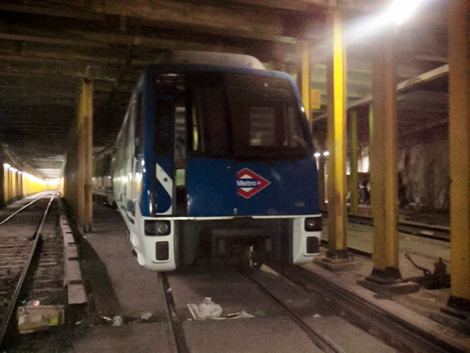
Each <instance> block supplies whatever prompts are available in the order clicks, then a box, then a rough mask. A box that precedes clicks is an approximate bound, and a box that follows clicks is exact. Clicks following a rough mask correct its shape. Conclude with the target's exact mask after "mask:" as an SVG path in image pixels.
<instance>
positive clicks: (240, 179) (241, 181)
mask: <svg viewBox="0 0 470 353" xmlns="http://www.w3.org/2000/svg"><path fill="white" fill-rule="evenodd" d="M269 184H271V182H270V181H268V180H266V179H265V178H263V177H262V176H260V175H258V174H256V173H255V172H253V171H251V170H249V169H248V168H244V169H242V170H240V171H239V172H238V173H237V194H238V195H240V196H243V197H244V198H245V199H249V198H250V197H252V196H253V195H256V194H257V193H259V192H260V191H261V190H263V189H264V188H266V187H267V186H268V185H269Z"/></svg>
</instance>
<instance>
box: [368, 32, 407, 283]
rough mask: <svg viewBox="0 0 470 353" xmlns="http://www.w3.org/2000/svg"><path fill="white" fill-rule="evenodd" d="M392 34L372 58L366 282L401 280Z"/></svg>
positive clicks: (381, 41)
mask: <svg viewBox="0 0 470 353" xmlns="http://www.w3.org/2000/svg"><path fill="white" fill-rule="evenodd" d="M394 40H395V38H394V34H393V32H392V31H390V32H388V33H385V34H384V37H383V38H381V39H380V41H377V43H376V45H375V52H374V57H373V67H372V88H373V98H374V100H373V114H372V112H371V114H370V119H371V120H372V122H371V127H370V128H371V140H370V149H369V150H370V151H371V152H370V156H371V167H370V175H371V211H372V216H373V218H374V269H373V270H372V274H371V276H369V277H368V278H367V279H368V280H371V281H374V282H378V283H381V284H392V283H396V282H397V281H401V274H400V270H399V268H398V230H397V212H398V211H397V170H398V166H397V120H396V83H395V60H394V48H393V47H394Z"/></svg>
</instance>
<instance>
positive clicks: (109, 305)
mask: <svg viewBox="0 0 470 353" xmlns="http://www.w3.org/2000/svg"><path fill="white" fill-rule="evenodd" d="M96 210H97V212H96V213H95V214H96V218H95V222H94V232H93V233H89V234H86V235H85V237H86V242H85V244H84V248H85V253H86V259H85V268H87V269H88V272H87V276H88V280H89V281H90V285H91V287H92V289H93V302H94V304H95V305H96V313H97V316H98V317H97V318H96V320H97V321H96V326H95V327H91V328H90V327H88V328H86V329H83V330H79V331H78V333H77V336H76V337H75V339H74V340H73V342H72V345H73V349H72V350H71V351H72V352H77V353H78V352H111V351H116V349H117V348H118V350H119V351H125V352H147V351H158V352H167V351H168V352H169V351H172V350H174V348H175V342H174V341H173V339H172V337H171V332H170V331H169V328H168V323H167V322H166V319H165V315H166V309H165V303H164V299H163V298H164V293H163V290H162V287H161V286H160V285H157V284H158V280H157V278H156V277H157V275H156V273H153V272H150V271H147V270H145V269H143V268H141V267H140V266H139V265H138V264H137V262H136V261H135V259H134V258H133V256H132V255H131V251H130V244H129V243H128V241H127V236H126V232H125V227H124V224H123V222H122V221H121V219H120V216H119V214H118V213H117V212H116V211H113V210H110V209H107V208H104V207H102V206H98V207H96ZM326 231H327V229H326V227H325V229H324V235H326ZM348 234H349V236H348V242H349V245H350V246H357V247H359V248H361V249H362V250H365V251H371V250H372V234H371V229H370V227H368V226H365V225H354V224H353V225H350V226H349V232H348ZM325 250H326V249H322V254H321V255H320V256H319V258H318V259H317V260H319V261H321V259H322V258H323V257H324V256H325ZM405 252H408V253H410V254H411V256H412V258H413V260H414V261H415V262H417V263H418V264H419V265H421V266H423V267H425V268H428V269H430V270H432V269H433V264H434V262H436V260H437V257H439V256H441V257H442V258H443V260H444V261H445V262H447V264H448V266H450V264H449V263H448V262H449V260H450V248H449V244H445V243H441V242H437V241H433V240H429V239H423V238H418V239H416V238H414V237H411V236H409V235H406V234H400V271H401V274H402V277H403V278H410V279H413V278H416V277H420V276H422V271H420V270H417V269H416V268H415V267H414V266H412V265H411V263H410V262H409V261H408V260H406V259H405V257H404V253H405ZM356 260H358V261H359V262H360V263H361V266H360V268H358V269H356V270H352V271H341V272H335V273H331V272H329V273H328V274H327V275H328V276H330V277H331V278H332V280H337V281H339V283H343V284H344V286H347V287H348V288H349V287H351V288H353V289H352V290H354V291H357V292H358V293H366V296H367V297H368V298H369V300H370V301H371V302H374V303H376V304H377V305H382V306H383V307H385V308H389V310H391V311H397V310H398V311H400V313H402V314H403V315H404V317H408V316H409V317H410V320H415V321H416V322H419V324H422V323H423V322H424V323H425V324H429V325H430V329H432V330H438V331H439V332H438V333H437V334H439V335H442V336H443V337H448V339H449V341H451V342H453V343H454V344H455V345H457V346H459V347H464V349H467V348H468V351H470V335H468V334H464V333H462V332H459V331H457V330H455V320H454V319H452V318H449V317H447V316H446V315H444V314H441V313H440V308H441V307H443V306H445V304H446V301H447V299H448V297H449V295H450V290H449V289H442V290H432V291H428V290H423V289H421V290H420V291H419V292H418V293H414V294H408V295H402V296H394V297H392V298H387V299H381V300H380V302H378V300H377V296H375V295H374V293H373V292H370V291H368V290H367V289H365V288H362V287H359V286H358V285H357V284H356V282H357V280H359V279H363V278H364V277H365V276H368V275H370V274H371V271H372V268H373V262H372V260H370V259H369V258H363V257H360V256H356ZM305 267H306V268H308V269H310V270H312V271H325V270H323V269H321V268H319V267H318V266H317V265H316V264H315V263H312V264H310V265H307V266H305ZM448 268H449V267H448ZM218 276H220V278H219V280H220V281H222V282H223V283H224V285H220V286H219V287H214V286H212V287H211V288H205V287H204V286H203V287H201V284H200V283H203V282H200V281H199V282H198V280H197V279H196V278H193V279H192V280H191V279H188V278H185V277H184V274H179V275H171V276H170V279H171V283H172V287H173V288H174V292H175V293H178V295H177V296H176V297H175V301H176V304H177V307H178V309H179V311H180V312H184V313H185V314H184V317H183V318H182V319H183V326H184V329H185V333H186V336H187V339H188V341H189V342H191V344H190V348H191V351H194V352H220V351H252V352H258V351H266V352H287V351H297V352H299V351H306V352H307V351H309V352H311V351H314V348H312V346H311V343H310V342H309V341H308V339H307V338H306V337H305V336H304V335H302V333H299V332H297V331H296V330H293V328H292V327H291V324H290V323H289V322H288V320H287V321H286V320H285V319H286V318H285V317H282V316H281V315H275V314H274V315H273V317H272V320H264V319H262V318H261V319H259V320H258V319H257V320H256V321H249V320H248V321H246V320H244V321H239V322H231V323H222V324H220V323H215V322H208V321H207V322H199V321H191V320H188V318H190V314H189V311H184V306H185V305H186V304H187V303H190V302H198V301H200V300H201V299H202V298H203V297H205V296H212V297H214V298H221V299H219V300H218V301H217V303H219V302H220V303H219V304H222V305H223V307H224V308H225V309H226V310H227V312H232V311H233V312H235V311H239V310H246V311H247V312H250V311H251V312H254V311H255V310H260V309H259V308H262V309H264V310H265V311H268V312H269V311H270V310H274V311H273V312H275V309H272V308H271V307H270V306H269V305H268V304H267V303H265V302H264V301H263V300H262V298H260V297H257V296H256V294H255V293H252V294H250V293H251V292H250V290H248V291H247V292H246V293H245V295H246V297H247V298H250V300H249V301H246V302H245V304H246V305H245V306H244V307H243V308H241V307H236V306H234V304H233V303H235V302H236V301H235V300H231V299H230V295H229V294H228V293H233V295H235V294H236V293H238V292H237V288H236V287H237V286H236V285H235V284H236V283H235V284H234V283H231V282H230V279H229V278H225V279H224V278H223V276H222V275H221V274H220V273H219V274H218ZM227 281H228V282H227ZM235 282H236V281H235ZM234 286H235V287H234ZM241 287H243V288H249V287H245V286H244V285H243V286H242V285H240V288H241ZM173 288H172V289H173ZM237 295H238V296H241V295H240V294H239V293H238V294H237ZM214 301H215V300H214ZM250 303H251V304H250ZM397 308H398V309H397ZM264 310H261V311H264ZM146 314H150V315H151V318H150V319H149V320H148V321H150V323H147V324H143V322H145V321H147V320H145V319H144V320H143V319H142V317H143V315H146ZM117 315H119V316H121V317H123V318H124V320H125V321H126V322H127V324H126V325H125V326H121V327H112V326H110V324H109V323H106V322H105V320H106V318H113V317H115V316H117ZM100 317H101V318H100ZM334 317H335V316H331V318H329V319H328V320H330V321H329V322H326V321H325V323H322V324H321V325H322V327H325V328H327V327H330V330H331V334H333V333H334V332H335V328H336V329H337V328H338V327H340V325H341V324H340V323H337V322H334V320H336V319H334ZM431 319H432V320H436V321H437V322H439V324H438V323H436V321H432V320H431ZM100 320H101V321H100ZM423 320H424V321H423ZM245 321H246V322H245ZM260 323H261V325H260ZM312 324H313V325H314V324H315V323H312ZM125 327H129V330H127V331H126V330H125ZM351 330H353V329H351ZM289 332H290V333H289ZM351 332H352V331H351ZM283 333H289V334H288V335H284V334H283ZM351 335H352V336H355V337H359V336H358V335H355V334H351ZM211 337H212V338H211ZM359 341H360V340H359ZM358 347H359V346H358ZM465 347H467V348H465ZM348 351H351V352H354V351H357V352H363V351H364V350H361V349H358V348H357V347H356V349H354V348H351V349H350V350H348ZM375 351H377V350H375ZM379 351H382V350H379Z"/></svg>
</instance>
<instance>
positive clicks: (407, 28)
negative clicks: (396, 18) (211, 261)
mask: <svg viewBox="0 0 470 353" xmlns="http://www.w3.org/2000/svg"><path fill="white" fill-rule="evenodd" d="M336 2H338V1H336V0H205V1H194V0H178V1H175V0H158V1H157V0H141V1H107V0H47V1H41V0H35V1H27V0H23V1H21V0H9V1H4V0H2V1H1V2H0V11H1V13H0V43H1V45H0V142H2V143H3V144H4V145H5V146H6V150H7V151H9V152H10V154H11V155H13V156H14V157H15V158H17V159H18V161H23V162H25V163H27V164H29V165H30V166H32V167H33V168H35V169H37V170H38V171H39V172H41V173H42V174H43V176H44V177H58V176H59V175H60V167H61V164H62V161H63V159H64V155H65V152H66V150H67V146H68V142H69V141H70V138H71V136H70V133H71V128H72V127H73V126H74V124H75V119H76V112H77V104H78V100H79V95H80V90H81V80H82V79H85V78H88V79H93V80H94V96H93V100H94V102H93V103H94V122H93V124H94V134H93V135H94V136H93V138H94V147H96V148H97V149H98V148H102V147H104V146H107V145H109V144H111V143H112V142H113V140H114V139H115V137H116V134H117V131H118V129H119V125H120V123H121V121H122V118H123V116H124V112H125V109H126V106H127V103H128V100H129V97H130V93H131V90H132V88H133V86H134V84H135V82H136V80H137V77H138V75H139V73H140V72H141V70H142V69H143V68H144V67H145V66H146V65H148V64H151V63H153V62H154V61H155V58H156V57H157V56H158V55H159V54H160V53H162V52H164V51H167V50H204V51H216V52H232V53H243V54H249V55H253V56H256V57H257V58H259V59H260V60H261V61H262V62H263V63H266V64H267V65H268V66H269V67H270V68H273V69H276V70H282V71H286V72H289V73H291V74H296V73H297V72H298V70H299V62H300V55H299V46H298V42H299V39H306V40H309V41H310V43H311V44H312V50H311V54H312V63H311V64H312V65H311V68H312V83H311V87H312V88H313V89H319V90H320V91H321V94H322V109H320V110H318V111H317V112H316V113H315V114H314V115H315V119H316V120H320V119H322V118H323V117H324V113H325V111H326V107H325V103H326V66H325V58H326V57H327V54H326V53H327V51H328V46H327V45H326V44H325V43H327V39H328V35H327V34H328V31H327V28H328V26H327V22H326V15H327V13H328V11H329V10H330V9H331V7H333V6H336V5H337V4H336ZM380 3H382V1H369V0H349V1H341V2H340V6H341V9H342V11H344V13H345V16H346V17H347V18H348V20H347V21H345V26H346V27H345V28H346V31H345V32H346V33H352V30H353V26H354V25H355V24H358V23H360V21H362V20H363V19H365V18H368V16H371V14H375V13H377V11H379V10H380V8H381V7H380V6H379V5H380ZM372 5H374V6H376V8H372V7H371V6H372ZM368 32H373V29H370V31H368ZM397 39H398V44H399V45H398V46H397V63H398V67H397V80H398V82H405V81H406V80H408V81H406V82H405V83H403V85H402V87H401V91H400V93H399V101H398V117H399V128H400V130H402V131H404V130H405V131H406V130H407V129H420V127H423V126H425V125H426V124H428V125H429V124H431V125H432V124H436V123H445V121H446V119H447V72H446V70H445V67H443V65H445V64H446V63H447V29H446V2H445V1H444V0H432V1H429V2H428V3H427V5H426V7H425V8H423V9H422V10H421V11H420V13H419V14H418V15H417V16H416V17H415V18H413V19H412V20H411V21H410V22H409V23H407V24H405V25H403V26H402V27H401V28H400V30H399V32H398V34H397ZM349 41H350V42H349ZM371 43H373V41H371V40H369V39H367V38H365V39H363V38H348V102H349V104H350V105H357V106H358V108H359V109H360V108H361V107H362V108H363V106H364V104H367V101H368V99H369V101H370V95H371V62H370V52H371ZM432 70H434V71H432ZM436 70H437V71H436ZM429 72H431V74H427V73H429ZM433 72H434V73H433ZM420 75H421V76H420ZM420 77H421V78H420ZM360 104H363V105H362V106H361V105H360ZM362 111H364V109H362ZM410 112H411V113H410ZM362 115H364V114H362ZM410 117H412V118H410ZM362 125H364V124H362ZM362 125H361V126H362ZM366 130H367V128H366V126H365V125H364V127H362V129H361V132H360V136H363V137H364V136H366V135H367V132H366ZM364 138H365V137H364Z"/></svg>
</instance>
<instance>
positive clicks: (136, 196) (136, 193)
mask: <svg viewBox="0 0 470 353" xmlns="http://www.w3.org/2000/svg"><path fill="white" fill-rule="evenodd" d="M132 117H133V119H132V123H133V125H134V129H133V130H134V146H133V147H134V148H133V149H134V151H133V158H132V181H133V182H132V190H131V193H132V202H133V204H134V208H135V205H136V203H137V202H139V200H140V194H141V191H142V93H141V92H140V93H139V94H137V96H136V98H135V100H134V104H133V109H132Z"/></svg>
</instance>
